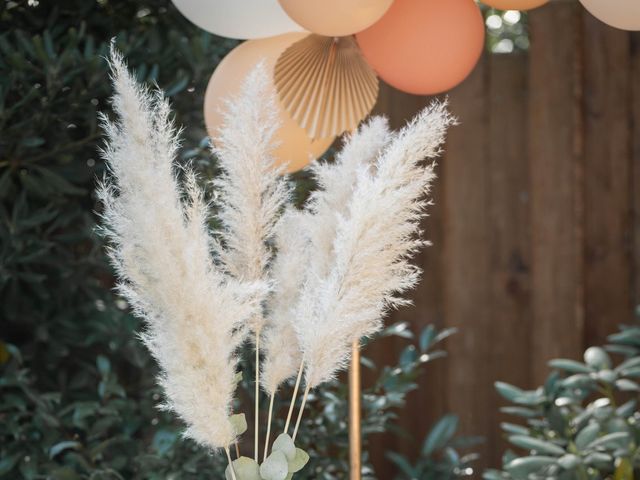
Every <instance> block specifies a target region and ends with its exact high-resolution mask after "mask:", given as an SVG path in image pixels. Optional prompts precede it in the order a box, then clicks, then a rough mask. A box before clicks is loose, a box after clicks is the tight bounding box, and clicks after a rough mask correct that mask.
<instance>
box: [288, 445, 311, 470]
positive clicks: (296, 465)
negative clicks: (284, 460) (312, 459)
mask: <svg viewBox="0 0 640 480" xmlns="http://www.w3.org/2000/svg"><path fill="white" fill-rule="evenodd" d="M308 462H309V454H308V453H307V452H305V451H304V450H302V449H301V448H296V455H295V457H294V458H293V460H289V461H288V464H289V473H296V472H299V471H300V470H302V468H303V467H304V466H305V465H306V464H307V463H308Z"/></svg>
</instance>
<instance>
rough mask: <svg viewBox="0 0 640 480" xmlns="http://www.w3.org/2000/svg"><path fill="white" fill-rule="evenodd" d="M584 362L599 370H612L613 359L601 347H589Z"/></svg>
mask: <svg viewBox="0 0 640 480" xmlns="http://www.w3.org/2000/svg"><path fill="white" fill-rule="evenodd" d="M584 362H585V363H586V364H587V365H589V366H590V367H593V368H597V369H599V370H600V369H605V368H611V358H610V357H609V354H607V352H606V351H605V350H604V348H601V347H589V348H587V349H586V350H585V352H584Z"/></svg>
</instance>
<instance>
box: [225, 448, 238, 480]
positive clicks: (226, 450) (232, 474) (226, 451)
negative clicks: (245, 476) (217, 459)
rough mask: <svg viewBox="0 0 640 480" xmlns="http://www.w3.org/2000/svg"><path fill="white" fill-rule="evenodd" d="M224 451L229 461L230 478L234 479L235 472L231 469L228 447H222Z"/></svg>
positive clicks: (231, 463)
mask: <svg viewBox="0 0 640 480" xmlns="http://www.w3.org/2000/svg"><path fill="white" fill-rule="evenodd" d="M224 452H225V453H226V454H227V460H228V461H229V470H231V478H232V479H233V480H237V479H236V472H235V470H234V469H233V462H232V461H231V454H230V453H229V447H224Z"/></svg>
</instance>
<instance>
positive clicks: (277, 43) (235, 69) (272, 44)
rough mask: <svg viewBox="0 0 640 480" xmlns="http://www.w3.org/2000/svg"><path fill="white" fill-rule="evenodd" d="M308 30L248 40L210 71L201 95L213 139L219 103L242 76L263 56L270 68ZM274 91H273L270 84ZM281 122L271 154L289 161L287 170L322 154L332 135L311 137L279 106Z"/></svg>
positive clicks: (218, 121)
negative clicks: (203, 92) (211, 72)
mask: <svg viewBox="0 0 640 480" xmlns="http://www.w3.org/2000/svg"><path fill="white" fill-rule="evenodd" d="M306 35H308V33H286V34H284V35H278V36H277V37H270V38H264V39H259V40H248V41H246V42H244V43H241V44H240V45H238V46H237V47H236V48H234V49H233V50H232V51H231V52H230V53H229V54H228V55H227V56H226V57H225V58H224V59H223V60H222V61H221V62H220V64H219V65H218V67H217V68H216V70H215V71H214V72H213V75H212V76H211V79H210V80H209V85H208V86H207V91H206V93H205V97H204V120H205V124H206V126H207V131H208V132H209V135H210V136H211V137H212V138H214V139H215V137H216V136H217V134H216V132H217V131H218V129H219V128H220V126H221V125H222V113H221V110H222V107H223V103H224V101H225V99H226V98H228V97H229V96H232V95H236V94H238V92H239V90H240V85H241V83H242V79H244V78H245V77H246V76H247V74H248V73H249V72H250V71H251V69H252V68H253V67H255V65H256V64H257V63H258V62H259V61H261V60H264V61H265V62H266V63H267V66H268V67H269V68H270V69H271V71H273V68H274V66H275V63H276V60H277V59H278V56H280V54H281V53H282V52H283V51H284V50H285V49H286V48H287V47H288V46H289V45H291V44H292V43H294V42H296V41H297V40H300V39H302V38H304V37H305V36H306ZM273 91H274V94H275V92H276V90H275V86H274V87H273ZM279 114H280V121H281V126H280V128H279V129H278V131H277V132H276V134H275V142H276V143H277V144H278V146H277V147H276V149H275V152H274V155H275V157H276V162H277V163H278V164H284V163H287V164H288V167H287V169H288V171H289V172H294V171H296V170H300V169H301V168H304V167H305V166H306V165H307V164H308V163H309V162H310V161H311V160H313V159H315V158H317V157H319V156H320V155H322V154H323V153H324V152H325V151H326V150H327V149H328V148H329V147H330V146H331V144H332V143H333V140H334V138H333V137H332V138H319V139H315V140H312V139H310V138H309V136H308V135H307V133H306V132H305V130H304V129H303V128H302V127H300V126H298V124H297V123H296V122H295V121H294V120H293V119H292V118H291V117H290V116H289V114H288V113H287V112H286V110H285V109H284V108H282V107H280V111H279Z"/></svg>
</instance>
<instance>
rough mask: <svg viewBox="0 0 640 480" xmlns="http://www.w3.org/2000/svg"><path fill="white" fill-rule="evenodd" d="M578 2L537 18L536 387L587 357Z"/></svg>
mask: <svg viewBox="0 0 640 480" xmlns="http://www.w3.org/2000/svg"><path fill="white" fill-rule="evenodd" d="M579 8H580V7H579V5H578V4H577V3H574V2H571V3H568V2H567V3H565V2H558V3H554V4H550V5H548V6H546V7H545V8H540V9H538V10H534V11H532V12H531V14H530V16H529V24H530V32H531V38H532V42H531V48H530V52H529V55H530V58H529V92H530V96H529V115H530V117H529V122H530V124H529V155H530V162H529V165H530V169H529V172H530V176H531V223H532V226H531V231H532V240H531V241H532V243H531V245H532V251H531V255H532V270H531V292H532V315H533V330H532V345H531V348H532V356H531V364H532V371H533V380H534V382H535V383H537V384H540V383H542V382H543V381H544V379H545V378H546V376H547V374H548V373H549V370H548V368H547V361H548V360H549V359H551V358H556V357H572V358H575V357H579V356H580V355H581V351H582V347H583V344H582V341H583V340H582V339H583V331H584V308H583V284H582V275H583V269H582V258H583V253H582V213H583V206H582V175H583V174H582V168H583V165H582V157H581V155H582V150H583V146H582V143H581V138H582V137H581V135H582V131H581V120H580V113H581V111H580V105H581V95H582V93H581V85H580V61H581V58H580V50H579V49H577V48H576V46H578V45H579V39H580V33H581V32H580V21H579V15H578V9H579Z"/></svg>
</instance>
